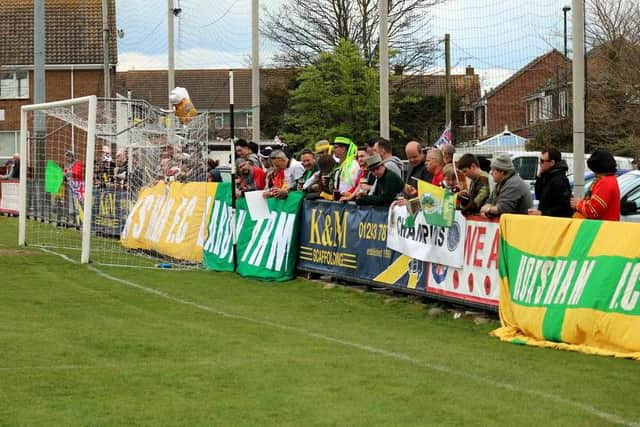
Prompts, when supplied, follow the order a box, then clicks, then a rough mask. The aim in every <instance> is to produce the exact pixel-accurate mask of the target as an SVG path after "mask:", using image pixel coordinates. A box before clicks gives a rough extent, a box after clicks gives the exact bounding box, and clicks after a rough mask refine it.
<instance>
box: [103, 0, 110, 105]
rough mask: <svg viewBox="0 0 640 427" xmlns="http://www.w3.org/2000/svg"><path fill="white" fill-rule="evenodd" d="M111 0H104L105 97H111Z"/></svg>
mask: <svg viewBox="0 0 640 427" xmlns="http://www.w3.org/2000/svg"><path fill="white" fill-rule="evenodd" d="M108 1H109V0H102V59H103V62H104V63H103V73H104V97H105V98H111V74H110V71H109V5H108Z"/></svg>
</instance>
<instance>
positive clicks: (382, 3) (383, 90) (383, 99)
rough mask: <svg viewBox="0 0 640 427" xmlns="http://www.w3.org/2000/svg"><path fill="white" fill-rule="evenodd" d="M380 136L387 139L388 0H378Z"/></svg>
mask: <svg viewBox="0 0 640 427" xmlns="http://www.w3.org/2000/svg"><path fill="white" fill-rule="evenodd" d="M378 9H379V10H380V29H379V33H380V36H379V37H380V39H379V43H378V46H379V48H378V51H379V56H380V65H379V74H380V76H379V78H380V136H382V137H383V138H386V139H389V1H388V0H379V2H378Z"/></svg>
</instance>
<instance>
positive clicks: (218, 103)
mask: <svg viewBox="0 0 640 427" xmlns="http://www.w3.org/2000/svg"><path fill="white" fill-rule="evenodd" d="M229 71H230V70H229V69H219V70H176V73H175V80H176V86H180V87H184V88H186V89H187V91H188V92H189V96H190V97H191V102H192V103H193V105H194V106H195V107H196V108H198V109H202V110H227V109H228V108H229ZM233 71H234V107H235V108H236V109H240V108H249V107H250V106H251V70H250V69H248V68H240V69H234V70H233ZM299 72H300V70H299V69H295V68H263V69H261V70H260V87H261V90H263V91H264V90H265V88H273V87H279V88H281V89H282V90H285V89H286V86H287V84H288V82H289V80H290V79H291V78H293V77H295V76H296V75H297V74H298V73H299ZM167 85H168V83H167V71H166V70H136V71H123V72H118V73H116V90H117V91H118V93H120V94H122V95H125V94H126V92H127V91H128V90H131V91H132V93H133V97H134V98H143V99H145V100H147V101H148V102H150V103H151V104H153V105H158V106H161V107H163V106H164V105H165V104H167V102H168V88H167ZM393 85H394V86H395V87H397V88H401V89H408V90H413V91H417V92H420V93H421V94H423V95H431V96H443V95H444V93H445V76H444V75H406V76H401V77H400V78H396V79H395V80H394V81H393ZM451 87H452V90H453V92H454V94H455V95H456V96H457V97H459V98H460V99H462V102H463V103H464V104H467V105H469V104H471V103H473V102H475V101H477V100H478V99H479V98H480V79H479V77H478V75H477V74H471V75H452V84H451Z"/></svg>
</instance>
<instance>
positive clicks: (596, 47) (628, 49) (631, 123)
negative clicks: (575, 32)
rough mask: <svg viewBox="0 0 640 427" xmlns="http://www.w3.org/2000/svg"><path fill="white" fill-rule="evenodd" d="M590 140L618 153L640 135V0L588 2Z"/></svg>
mask: <svg viewBox="0 0 640 427" xmlns="http://www.w3.org/2000/svg"><path fill="white" fill-rule="evenodd" d="M587 16H588V21H587V22H588V25H587V27H586V37H587V43H588V45H589V47H590V50H589V53H588V59H587V64H588V65H587V66H588V68H587V98H586V143H587V147H589V148H595V147H603V148H608V149H609V150H611V151H612V152H614V153H616V154H623V152H625V151H628V150H625V149H624V144H621V142H622V141H624V140H628V141H631V140H635V138H637V137H638V136H640V121H638V117H639V116H640V4H639V3H638V2H637V0H616V1H613V0H589V1H588V2H587Z"/></svg>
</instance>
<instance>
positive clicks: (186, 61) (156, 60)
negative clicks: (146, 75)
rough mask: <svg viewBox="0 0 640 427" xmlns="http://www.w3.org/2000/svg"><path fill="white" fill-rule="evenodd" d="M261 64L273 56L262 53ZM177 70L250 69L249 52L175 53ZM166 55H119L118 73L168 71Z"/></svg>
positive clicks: (207, 50) (195, 51)
mask: <svg viewBox="0 0 640 427" xmlns="http://www.w3.org/2000/svg"><path fill="white" fill-rule="evenodd" d="M260 59H261V61H260V62H261V64H263V66H264V64H267V63H269V62H270V61H271V55H269V54H267V53H266V52H261V56H260ZM174 62H175V64H176V68H177V69H181V70H188V69H212V68H248V67H251V55H250V54H249V52H231V53H230V52H228V51H220V50H214V49H206V48H193V49H184V50H180V51H177V52H176V53H175V59H174ZM167 64H168V57H167V54H166V53H163V54H160V55H154V54H148V53H143V52H123V53H120V54H119V55H118V71H127V70H162V69H165V70H166V69H167Z"/></svg>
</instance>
